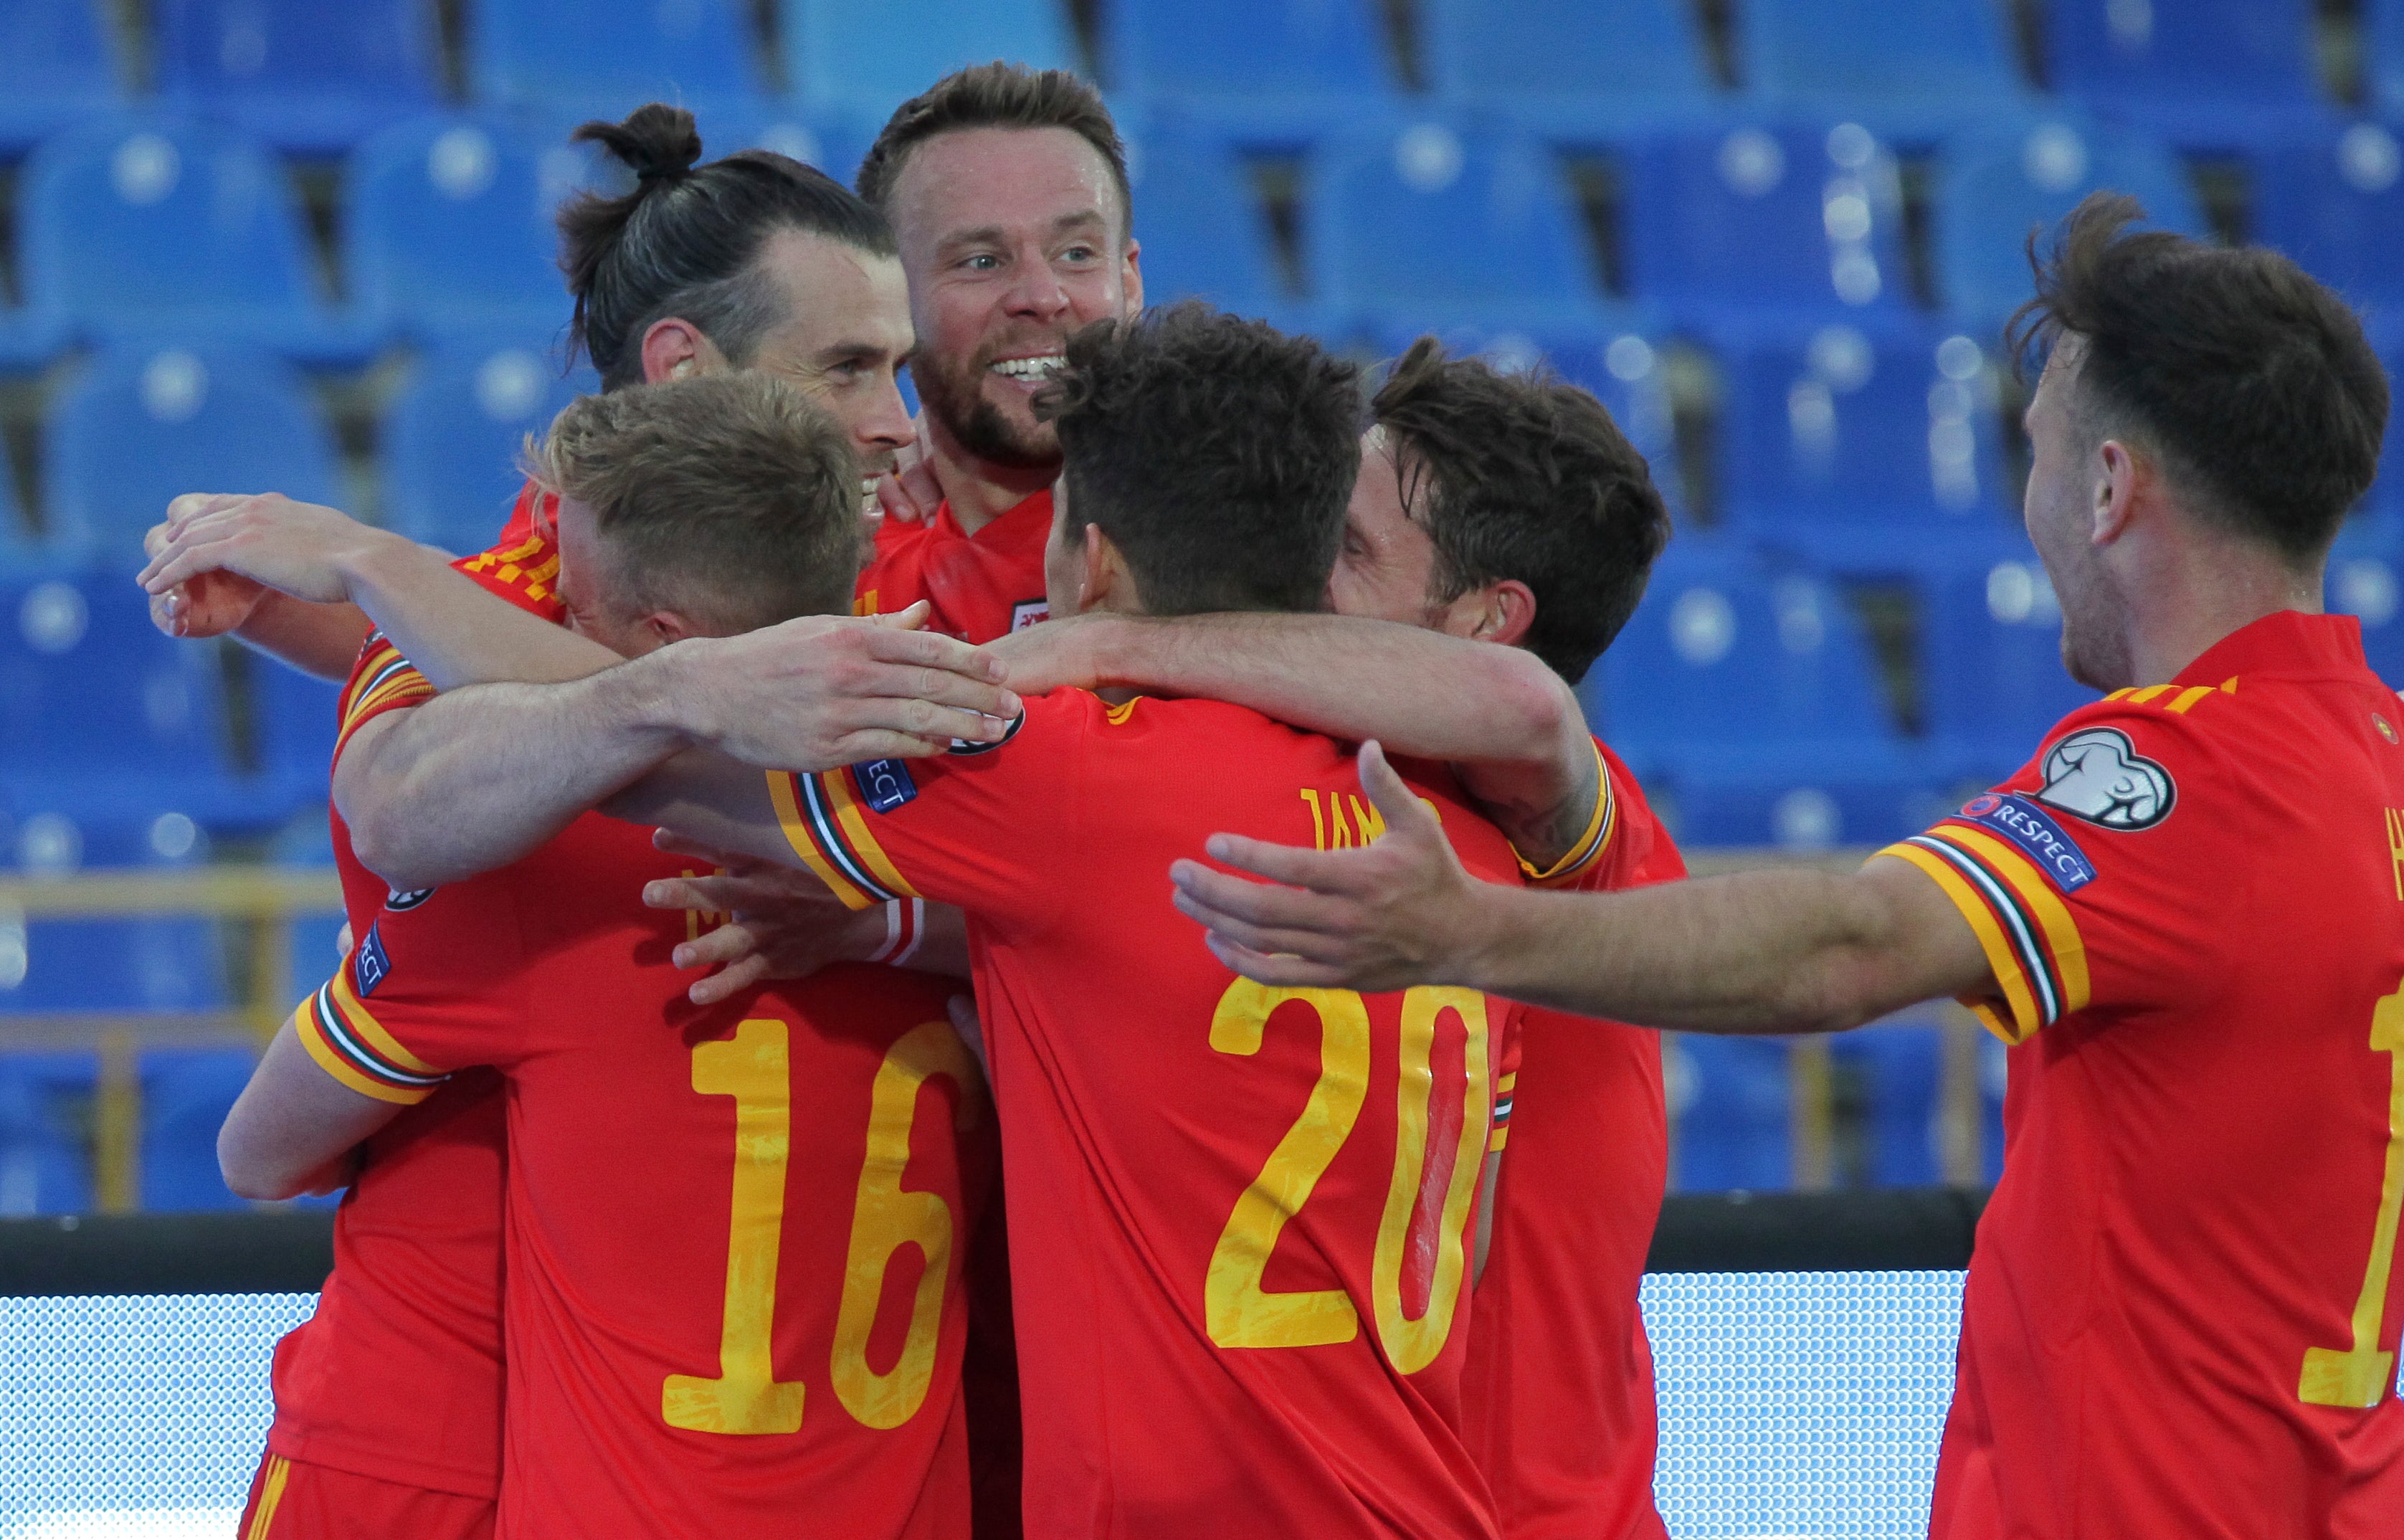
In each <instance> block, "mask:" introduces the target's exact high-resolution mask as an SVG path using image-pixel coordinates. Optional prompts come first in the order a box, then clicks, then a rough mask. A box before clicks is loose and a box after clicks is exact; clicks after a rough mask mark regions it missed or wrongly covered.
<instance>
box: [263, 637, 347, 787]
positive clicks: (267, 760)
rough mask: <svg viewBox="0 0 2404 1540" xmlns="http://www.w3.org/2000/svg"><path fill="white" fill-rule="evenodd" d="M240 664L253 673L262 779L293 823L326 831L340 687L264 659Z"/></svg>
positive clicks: (269, 659)
mask: <svg viewBox="0 0 2404 1540" xmlns="http://www.w3.org/2000/svg"><path fill="white" fill-rule="evenodd" d="M242 661H243V662H244V663H245V664H247V665H248V666H249V669H250V709H251V721H252V724H253V727H254V730H255V733H256V738H257V742H258V745H259V775H260V776H261V777H264V778H265V779H266V781H267V782H268V784H269V785H270V786H271V787H273V788H274V789H275V792H276V795H277V796H278V797H279V799H280V800H281V801H282V803H283V805H285V806H287V807H289V808H290V809H291V810H292V812H293V814H294V816H295V817H298V818H301V819H303V820H310V819H314V821H315V822H316V823H319V824H321V825H322V824H323V823H324V822H325V817H324V814H325V805H326V797H327V795H328V785H327V777H328V773H329V769H330V767H331V765H332V763H333V759H334V734H335V728H336V726H337V725H338V724H337V723H336V721H335V720H334V718H335V713H336V712H337V711H338V710H339V709H340V708H341V697H342V687H341V686H340V685H336V684H332V683H329V682H328V681H327V680H325V679H312V678H310V677H309V676H308V675H306V674H303V673H301V671H300V670H299V669H297V668H290V667H287V666H286V665H283V664H280V663H277V662H275V661H274V660H273V659H271V658H268V657H265V656H263V655H261V654H258V653H250V654H246V655H245V657H244V658H243V660H242Z"/></svg>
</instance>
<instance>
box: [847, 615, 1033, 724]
mask: <svg viewBox="0 0 2404 1540" xmlns="http://www.w3.org/2000/svg"><path fill="white" fill-rule="evenodd" d="M927 613H928V610H927V601H926V600H924V599H921V600H919V601H918V602H917V603H916V604H914V605H912V606H911V607H910V608H909V609H904V610H902V611H901V613H900V614H898V615H879V616H877V617H876V628H875V629H874V630H873V631H870V632H869V633H868V655H869V656H870V657H872V658H874V659H875V660H876V661H877V662H879V663H898V664H907V665H913V666H915V667H919V668H940V669H942V670H943V671H944V672H945V673H948V674H957V675H959V676H960V677H961V678H962V679H982V680H984V681H985V683H987V684H999V683H1000V682H1001V680H1002V676H1003V675H1004V674H1006V673H1008V672H1009V670H1008V668H1007V667H1006V666H1005V665H1003V663H1002V661H1001V659H1000V658H999V657H998V656H996V655H995V654H994V653H992V652H990V651H986V650H985V649H984V648H982V647H971V646H970V645H969V644H968V643H966V642H964V641H962V640H960V639H959V638H958V637H946V636H944V635H943V633H942V632H940V631H922V630H918V629H916V627H918V626H920V625H923V624H924V623H926V619H927ZM1013 709H1015V703H1013Z"/></svg>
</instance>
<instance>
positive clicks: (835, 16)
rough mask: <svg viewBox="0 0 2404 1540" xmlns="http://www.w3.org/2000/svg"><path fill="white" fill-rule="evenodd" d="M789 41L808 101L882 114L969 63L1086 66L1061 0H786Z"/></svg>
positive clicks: (792, 72)
mask: <svg viewBox="0 0 2404 1540" xmlns="http://www.w3.org/2000/svg"><path fill="white" fill-rule="evenodd" d="M784 49H785V78H786V79H787V80H788V81H789V82H790V84H791V86H792V88H793V90H794V91H796V92H798V93H799V94H800V96H801V98H802V99H803V100H804V101H805V102H809V103H811V104H813V105H834V104H843V105H849V106H853V107H858V108H863V109H867V110H870V111H874V113H876V114H877V115H878V116H879V117H880V118H881V117H882V116H883V115H885V114H887V113H889V112H891V111H892V110H893V109H894V108H895V107H897V106H899V105H901V103H903V102H905V101H907V100H908V99H909V98H911V97H913V96H915V95H917V94H918V93H919V92H920V91H925V90H926V89H927V88H928V87H929V86H931V85H933V84H934V83H935V82H936V81H937V80H939V79H941V78H943V77H944V76H946V75H949V74H950V73H951V72H952V71H954V70H956V69H958V68H960V67H962V66H963V65H967V64H982V63H985V62H986V61H987V60H992V59H1006V60H1008V61H1010V62H1011V63H1016V64H1025V65H1027V67H1028V68H1030V69H1076V68H1078V65H1079V61H1078V58H1077V46H1076V40H1075V38H1074V37H1072V36H1071V35H1070V34H1069V8H1068V7H1067V6H1066V5H1064V4H1063V3H1062V0H978V4H976V5H973V6H963V5H961V4H959V3H958V0H881V3H880V4H878V5H874V6H860V5H853V4H849V3H847V0H789V3H788V4H787V6H786V7H785V27H784Z"/></svg>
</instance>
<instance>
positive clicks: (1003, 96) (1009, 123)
mask: <svg viewBox="0 0 2404 1540" xmlns="http://www.w3.org/2000/svg"><path fill="white" fill-rule="evenodd" d="M980 128H1007V129H1046V128H1059V129H1067V130H1069V132H1070V133H1074V134H1076V135H1078V136H1079V137H1080V138H1082V139H1083V140H1084V141H1085V143H1087V144H1089V145H1091V146H1093V147H1094V148H1095V150H1096V151H1097V153H1099V154H1100V156H1101V158H1102V159H1103V161H1106V162H1108V163H1109V165H1110V168H1111V181H1112V182H1113V183H1114V184H1115V185H1116V186H1117V188H1118V189H1119V211H1120V219H1121V223H1120V228H1119V237H1120V239H1122V240H1124V239H1125V238H1126V236H1127V234H1128V232H1129V230H1130V229H1131V227H1132V226H1133V224H1134V208H1135V203H1134V199H1133V196H1132V193H1131V191H1130V189H1129V187H1128V184H1127V164H1126V146H1125V143H1124V142H1123V141H1121V139H1120V138H1119V130H1118V124H1117V123H1115V122H1113V121H1112V120H1111V109H1110V108H1109V107H1108V106H1107V105H1104V103H1103V101H1102V93H1101V92H1099V91H1096V90H1095V89H1094V88H1093V87H1092V86H1090V85H1088V84H1086V83H1085V82H1084V81H1083V80H1081V79H1079V78H1078V77H1076V76H1074V75H1071V74H1070V73H1069V72H1068V71H1067V70H1064V69H1043V70H1035V69H1028V68H1027V66H1026V65H1024V64H1009V63H1002V62H1001V61H1000V60H998V59H997V60H995V61H994V62H993V63H990V64H971V65H970V66H969V67H968V68H966V69H961V70H954V71H953V72H952V73H951V74H949V75H946V76H944V77H943V78H942V79H940V80H938V81H936V82H935V83H934V84H933V85H932V86H929V87H928V88H927V89H926V90H925V91H921V92H919V93H918V94H917V95H915V96H913V97H912V98H910V99H909V100H908V101H906V102H904V103H902V104H901V105H900V106H898V107H896V108H894V109H893V116H892V117H891V118H889V119H886V122H885V127H884V129H883V130H882V131H881V132H880V133H878V134H877V135H876V143H874V145H871V146H870V147H869V149H868V157H867V159H866V160H864V161H860V175H858V176H857V177H855V178H854V179H853V185H855V186H856V187H858V188H859V189H860V196H861V197H862V198H865V199H867V200H868V201H869V202H870V203H874V204H875V205H876V206H877V207H878V208H880V209H884V210H886V211H887V212H888V213H889V212H891V210H892V207H893V184H894V183H895V182H897V181H899V180H900V179H901V168H902V166H903V165H905V164H907V163H908V161H909V159H910V153H911V151H913V150H915V149H916V148H917V147H919V146H920V145H923V144H925V143H926V142H927V141H928V140H929V139H932V138H934V137H935V136H936V135H937V134H941V133H953V132H955V131H956V130H960V129H980Z"/></svg>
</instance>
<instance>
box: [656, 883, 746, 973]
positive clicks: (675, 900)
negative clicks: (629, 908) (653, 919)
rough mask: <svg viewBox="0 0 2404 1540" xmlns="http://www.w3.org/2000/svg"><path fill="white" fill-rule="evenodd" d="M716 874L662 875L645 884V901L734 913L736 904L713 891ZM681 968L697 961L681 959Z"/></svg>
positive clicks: (678, 907) (661, 905) (657, 906)
mask: <svg viewBox="0 0 2404 1540" xmlns="http://www.w3.org/2000/svg"><path fill="white" fill-rule="evenodd" d="M718 881H719V879H718V878H716V877H661V878H659V879H658V880H657V881H654V882H647V883H645V884H643V903H644V905H645V907H647V908H651V909H700V910H704V911H706V912H711V913H716V914H733V913H734V909H735V905H734V904H732V903H726V902H725V895H724V894H722V893H719V892H716V891H713V888H714V886H715V884H716V883H717V882H718ZM677 966H678V967H679V968H691V967H694V966H696V964H693V963H689V962H678V964H677Z"/></svg>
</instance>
